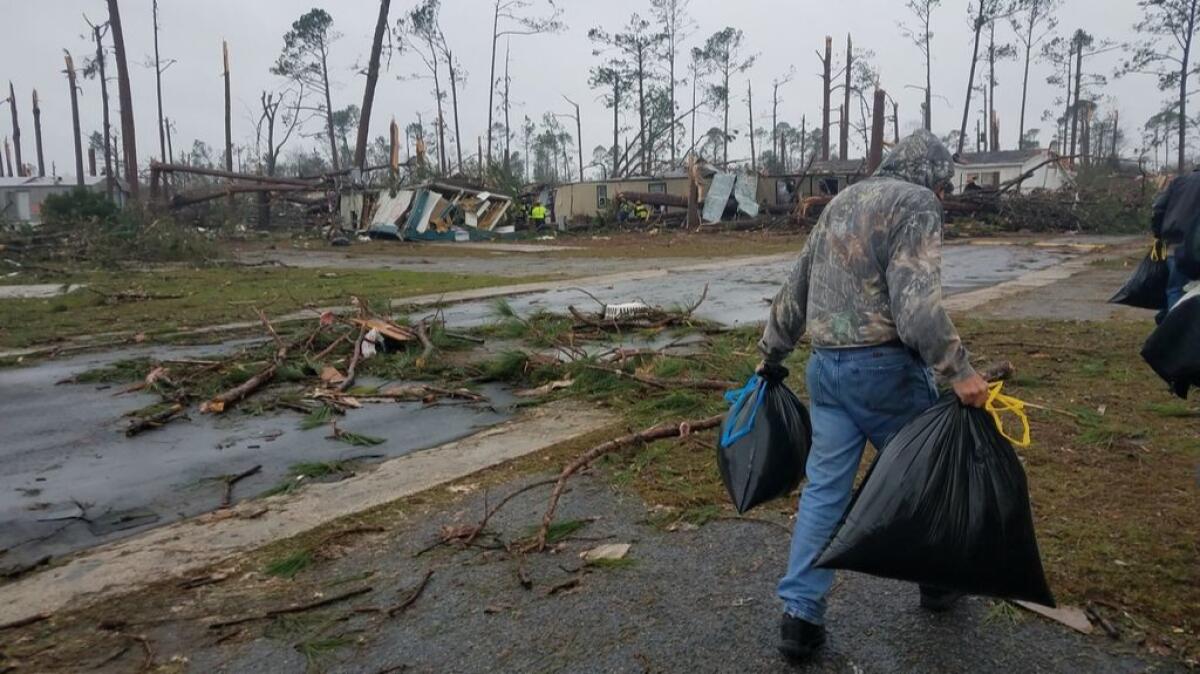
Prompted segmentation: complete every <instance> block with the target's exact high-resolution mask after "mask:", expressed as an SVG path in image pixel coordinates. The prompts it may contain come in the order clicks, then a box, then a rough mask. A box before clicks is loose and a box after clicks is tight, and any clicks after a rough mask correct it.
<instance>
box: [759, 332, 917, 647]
mask: <svg viewBox="0 0 1200 674" xmlns="http://www.w3.org/2000/svg"><path fill="white" fill-rule="evenodd" d="M808 393H809V396H810V398H811V409H810V412H811V414H812V431H813V438H812V449H811V450H810V452H809V455H808V464H807V473H808V484H806V485H805V487H804V491H803V492H802V493H801V496H800V510H799V512H798V513H797V515H796V528H795V531H794V532H793V534H792V549H791V556H790V558H789V560H788V569H787V574H786V575H784V577H783V579H782V580H780V581H779V597H780V598H781V599H782V600H783V602H784V610H785V611H786V612H787V613H788V614H789V615H792V616H795V617H797V618H802V619H804V620H807V621H809V622H811V623H816V624H823V623H824V620H825V595H826V594H827V593H828V592H829V588H830V586H832V585H833V573H834V572H833V571H831V570H829V569H816V568H813V564H815V563H816V561H817V557H819V556H820V554H821V552H822V550H824V548H825V545H826V544H827V543H828V542H829V539H830V538H831V537H832V536H833V533H834V530H835V529H836V528H837V525H838V524H839V523H840V522H841V519H842V514H843V513H844V512H845V510H846V506H847V504H848V503H849V502H850V493H851V490H852V489H853V487H854V476H855V474H856V473H857V472H858V467H859V464H860V462H861V461H862V454H863V449H864V448H865V446H866V443H867V441H868V440H870V441H871V444H872V445H873V446H875V447H876V448H877V449H882V448H883V447H884V446H885V445H886V444H887V441H888V440H889V439H890V438H891V437H892V435H893V434H895V433H896V431H898V430H900V428H901V427H902V426H904V424H906V423H908V421H910V420H911V419H912V418H913V417H915V416H917V415H918V414H920V413H921V412H923V411H925V410H926V409H928V408H929V407H930V406H931V405H933V403H934V402H935V401H936V400H937V389H936V387H935V386H934V384H933V377H932V375H931V374H930V372H929V368H927V367H926V366H925V364H924V363H923V362H921V360H920V358H919V357H918V356H916V355H915V354H913V352H911V351H909V350H908V349H906V348H904V347H902V346H899V345H895V346H893V345H886V346H872V347H860V348H851V349H816V350H814V351H813V354H812V358H810V359H809V361H808Z"/></svg>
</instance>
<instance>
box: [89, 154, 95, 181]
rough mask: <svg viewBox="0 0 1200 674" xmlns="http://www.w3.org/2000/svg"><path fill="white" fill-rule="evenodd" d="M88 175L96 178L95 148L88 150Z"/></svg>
mask: <svg viewBox="0 0 1200 674" xmlns="http://www.w3.org/2000/svg"><path fill="white" fill-rule="evenodd" d="M88 175H89V176H91V177H93V178H95V177H96V148H94V147H89V148H88Z"/></svg>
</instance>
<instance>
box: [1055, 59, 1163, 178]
mask: <svg viewBox="0 0 1200 674" xmlns="http://www.w3.org/2000/svg"><path fill="white" fill-rule="evenodd" d="M1082 83H1083V45H1082V44H1081V45H1079V48H1078V49H1077V50H1076V52H1075V104H1074V106H1072V108H1071V156H1072V157H1074V156H1075V148H1076V142H1075V141H1076V140H1077V138H1078V137H1079V94H1080V90H1081V89H1082V86H1081V85H1082ZM1183 86H1186V85H1183ZM1071 164H1072V165H1074V164H1075V160H1074V159H1072V160H1071ZM1180 170H1182V168H1181V169H1180Z"/></svg>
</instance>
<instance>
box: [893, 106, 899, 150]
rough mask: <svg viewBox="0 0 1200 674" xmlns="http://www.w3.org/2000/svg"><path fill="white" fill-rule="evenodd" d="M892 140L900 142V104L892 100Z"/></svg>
mask: <svg viewBox="0 0 1200 674" xmlns="http://www.w3.org/2000/svg"><path fill="white" fill-rule="evenodd" d="M892 131H893V132H894V133H893V136H892V142H893V143H899V142H900V104H899V103H897V102H896V101H892Z"/></svg>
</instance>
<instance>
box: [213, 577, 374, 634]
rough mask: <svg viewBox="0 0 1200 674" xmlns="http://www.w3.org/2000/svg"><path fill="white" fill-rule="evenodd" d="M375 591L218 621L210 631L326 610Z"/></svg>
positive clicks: (364, 590) (367, 589)
mask: <svg viewBox="0 0 1200 674" xmlns="http://www.w3.org/2000/svg"><path fill="white" fill-rule="evenodd" d="M374 589H375V588H373V587H371V586H369V585H368V586H367V587H360V588H358V589H356V590H348V591H346V592H343V593H341V594H335V595H333V596H331V597H325V598H324V599H319V600H317V601H312V602H308V603H305V604H293V605H292V606H285V607H283V608H276V609H271V610H269V611H266V612H264V613H255V614H253V615H248V616H243V617H241V618H231V619H228V620H218V621H217V622H214V623H209V625H208V629H210V630H216V629H221V628H224V627H233V626H234V625H242V624H245V623H248V622H254V621H255V620H266V619H268V618H275V617H278V616H281V615H288V614H291V613H303V612H305V611H311V610H313V609H318V608H324V607H326V606H329V605H330V604H336V603H338V602H343V601H346V600H347V599H353V598H355V597H359V596H362V595H364V594H367V593H368V592H372V591H374Z"/></svg>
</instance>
